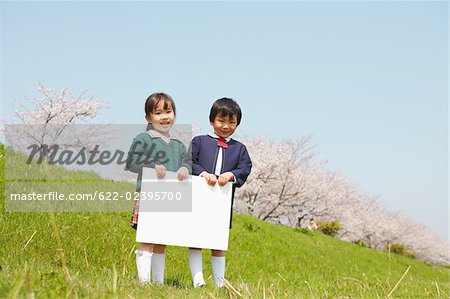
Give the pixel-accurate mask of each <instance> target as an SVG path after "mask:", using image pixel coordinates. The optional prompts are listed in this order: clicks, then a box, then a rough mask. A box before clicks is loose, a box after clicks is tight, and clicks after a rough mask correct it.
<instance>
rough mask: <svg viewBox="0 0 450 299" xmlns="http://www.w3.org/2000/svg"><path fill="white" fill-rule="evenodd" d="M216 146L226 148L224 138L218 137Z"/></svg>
mask: <svg viewBox="0 0 450 299" xmlns="http://www.w3.org/2000/svg"><path fill="white" fill-rule="evenodd" d="M217 146H221V147H223V148H228V144H227V143H226V140H225V138H223V137H219V139H218V140H217Z"/></svg>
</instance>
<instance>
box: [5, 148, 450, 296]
mask: <svg viewBox="0 0 450 299" xmlns="http://www.w3.org/2000/svg"><path fill="white" fill-rule="evenodd" d="M1 150H2V151H1V152H0V156H2V157H1V160H0V163H1V165H0V166H1V175H2V184H1V190H0V191H1V194H2V195H1V196H2V201H3V199H4V198H3V196H4V195H3V194H4V188H5V184H4V183H5V179H4V161H5V160H4V155H5V153H4V151H3V147H2V148H1ZM8 154H13V155H15V153H12V152H8ZM27 167H28V166H27ZM30 167H35V166H30ZM45 167H49V168H48V169H47V171H53V167H54V166H51V167H50V166H45ZM55 169H56V168H55ZM18 171H20V169H19V170H18ZM35 171H39V170H35ZM54 171H55V172H58V173H60V174H61V175H62V177H65V178H70V177H71V174H72V172H69V171H66V170H63V169H60V168H58V169H57V170H54ZM73 177H76V179H77V180H83V179H87V180H89V179H98V178H97V177H95V176H94V175H93V174H86V175H85V176H83V173H80V172H77V173H75V174H74V176H73ZM81 186H82V185H81ZM0 206H1V207H0V242H1V246H0V298H15V297H20V298H23V297H28V296H30V294H34V296H35V297H36V298H48V297H57V298H61V297H66V298H73V297H93V298H110V297H117V298H160V297H161V298H200V297H202V298H230V297H238V295H236V294H235V293H233V292H232V291H228V290H227V289H216V288H214V283H213V281H212V278H211V269H210V268H211V266H210V252H208V251H206V250H205V251H204V252H203V260H204V274H205V277H206V278H207V286H206V287H205V288H202V289H194V288H192V286H191V284H192V282H191V278H190V273H189V267H188V261H187V249H185V248H178V247H168V248H167V261H166V275H165V279H166V285H165V286H163V287H155V286H145V287H144V286H141V285H139V283H138V282H137V272H136V266H135V255H134V249H135V247H136V245H137V244H136V243H135V231H134V230H132V229H131V228H130V227H129V217H130V213H19V212H6V211H5V210H4V207H3V205H0ZM408 267H410V270H409V272H408V273H407V274H406V275H405V277H404V278H403V280H401V282H400V283H399V285H398V287H397V289H396V290H395V291H394V292H393V293H392V297H395V298H448V295H450V291H449V289H450V270H449V269H448V268H445V267H441V266H434V265H429V264H426V263H424V262H420V261H417V260H413V259H410V258H407V257H403V256H398V255H389V254H388V253H384V252H379V251H375V250H372V249H369V248H364V247H361V246H358V245H354V244H349V243H346V242H342V241H340V240H337V239H335V238H332V237H328V236H325V235H322V234H320V233H310V232H308V233H305V232H302V231H300V230H293V229H291V228H288V227H283V226H277V225H272V224H268V223H264V222H262V221H260V220H257V219H254V218H252V217H250V216H246V215H235V217H234V218H233V229H232V230H231V232H230V247H229V251H228V253H227V268H226V277H227V279H228V280H229V281H230V282H231V284H232V285H233V286H234V287H235V288H236V289H237V290H238V291H239V292H240V293H241V294H242V295H243V296H244V297H245V298H264V296H265V297H267V298H314V297H315V298H327V297H329V298H385V297H386V296H387V295H388V294H389V293H390V292H391V290H392V289H393V288H394V286H395V285H396V283H397V282H398V281H399V280H400V278H401V277H402V275H403V274H404V273H405V271H406V270H407V269H408Z"/></svg>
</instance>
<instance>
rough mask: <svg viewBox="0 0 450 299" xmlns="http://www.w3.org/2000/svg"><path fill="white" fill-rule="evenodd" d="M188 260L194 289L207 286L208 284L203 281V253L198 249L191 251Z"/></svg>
mask: <svg viewBox="0 0 450 299" xmlns="http://www.w3.org/2000/svg"><path fill="white" fill-rule="evenodd" d="M188 259H189V268H190V269H191V275H192V280H193V282H194V287H195V288H198V287H201V286H203V285H205V284H206V283H205V280H204V279H203V264H202V251H201V250H197V249H189V250H188Z"/></svg>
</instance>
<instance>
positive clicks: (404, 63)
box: [0, 2, 449, 240]
mask: <svg viewBox="0 0 450 299" xmlns="http://www.w3.org/2000/svg"><path fill="white" fill-rule="evenodd" d="M0 7H1V51H2V52H1V98H2V101H1V102H2V116H4V115H8V114H10V113H11V111H12V106H13V104H14V103H15V102H17V101H21V100H23V99H24V98H25V97H26V96H33V95H36V93H35V90H34V86H35V84H36V82H37V81H41V82H42V83H43V84H44V85H46V86H49V87H57V88H61V87H63V86H65V85H67V86H69V87H71V88H72V90H73V91H74V92H76V93H80V92H81V91H82V90H85V89H89V90H90V93H91V94H93V95H95V96H97V97H99V98H101V99H103V100H105V101H107V102H108V106H109V108H108V109H107V110H105V112H104V113H103V115H102V116H101V117H100V118H99V120H98V121H99V122H101V123H104V122H109V121H111V120H114V121H115V122H116V123H144V122H145V121H144V112H143V104H144V101H145V99H146V97H147V96H148V95H149V94H150V93H152V92H154V91H165V92H167V93H169V94H171V95H172V96H173V98H174V99H175V101H176V103H177V109H178V119H177V121H178V123H193V124H195V125H196V126H198V127H200V128H201V129H203V130H204V131H205V130H208V128H209V123H208V118H207V116H208V111H209V108H210V105H211V103H212V101H213V100H215V99H217V98H219V97H222V96H229V97H233V98H235V99H236V100H237V101H238V102H239V103H240V105H241V107H242V109H243V111H244V113H243V122H242V124H241V126H240V128H239V133H241V134H245V135H266V136H268V137H270V138H273V139H280V138H300V137H301V136H304V135H312V136H313V140H314V142H315V144H316V145H317V151H318V152H319V157H320V158H321V159H326V160H328V161H329V164H330V169H331V170H334V171H338V172H339V173H341V174H343V175H345V176H347V177H348V178H350V179H351V181H353V182H354V183H355V184H356V185H357V186H358V188H359V190H360V191H361V192H363V193H365V194H368V195H371V196H379V198H380V200H381V202H382V203H383V204H384V205H385V207H387V208H388V209H389V210H392V211H400V212H401V213H402V214H403V215H406V216H409V217H411V218H413V219H414V220H416V221H417V222H419V223H423V224H426V225H427V226H428V227H430V228H431V229H432V230H433V231H435V232H436V233H438V234H439V235H440V236H442V237H443V238H445V239H447V240H448V239H449V238H448V212H449V210H448V208H449V207H448V193H447V185H448V170H447V165H448V163H447V156H448V142H447V140H448V123H447V115H448V103H447V96H448V24H449V23H448V3H447V2H284V3H278V2H277V3H276V2H229V3H225V2H166V3H163V2H133V3H129V2H92V3H90V2H64V3H57V2H2V3H1V4H0Z"/></svg>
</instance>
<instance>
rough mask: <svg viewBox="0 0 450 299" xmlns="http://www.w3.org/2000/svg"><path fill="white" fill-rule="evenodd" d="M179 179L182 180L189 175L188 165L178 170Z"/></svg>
mask: <svg viewBox="0 0 450 299" xmlns="http://www.w3.org/2000/svg"><path fill="white" fill-rule="evenodd" d="M177 174H178V180H180V181H182V180H184V179H185V178H187V176H188V175H189V170H188V169H187V168H186V167H184V166H183V167H180V168H179V169H178V171H177Z"/></svg>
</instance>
